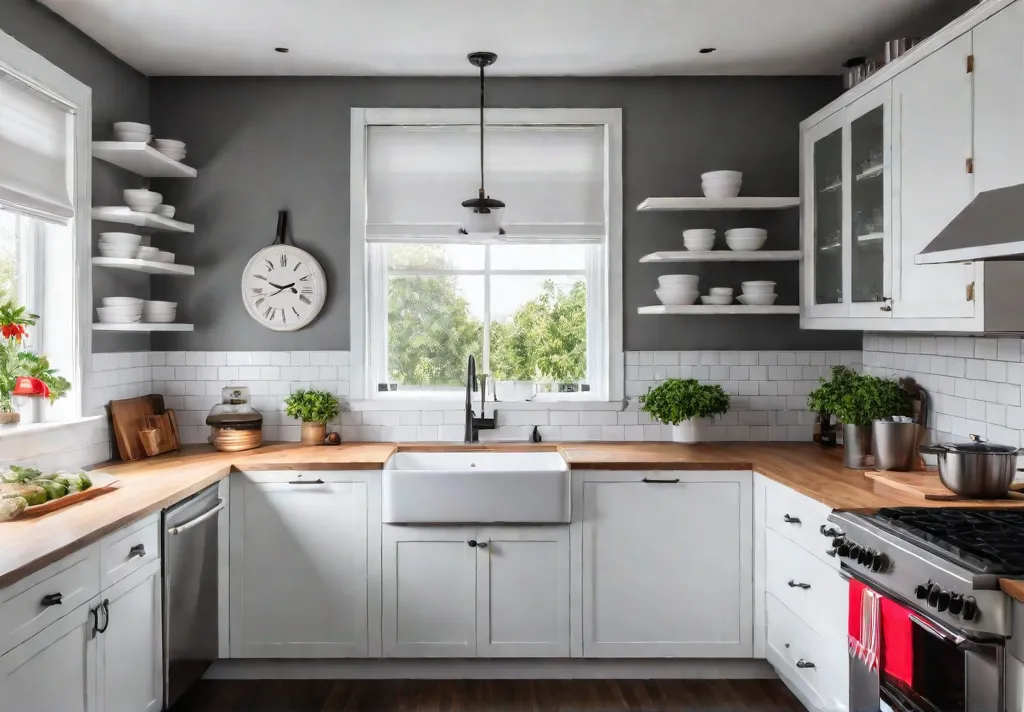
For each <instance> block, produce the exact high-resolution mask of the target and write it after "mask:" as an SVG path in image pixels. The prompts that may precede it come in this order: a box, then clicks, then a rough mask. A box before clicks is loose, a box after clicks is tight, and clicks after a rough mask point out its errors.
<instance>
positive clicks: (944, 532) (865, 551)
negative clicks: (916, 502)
mask: <svg viewBox="0 0 1024 712" xmlns="http://www.w3.org/2000/svg"><path fill="white" fill-rule="evenodd" d="M829 519H830V520H831V521H832V522H835V523H836V524H837V525H839V527H840V528H841V529H842V531H843V532H844V534H843V535H841V536H839V537H838V538H836V539H834V540H833V542H832V544H833V548H834V551H835V555H836V556H838V557H840V558H841V559H842V568H843V571H844V572H845V573H846V574H847V575H849V576H851V577H853V578H856V579H858V580H859V581H861V582H862V583H864V584H866V585H867V586H869V587H870V588H872V589H874V590H875V591H877V592H878V593H879V594H881V595H882V596H885V597H888V598H890V599H892V600H893V601H895V602H896V603H899V604H900V605H902V606H903V607H904V608H906V609H908V610H909V611H910V615H909V619H910V622H911V623H913V624H914V625H913V626H912V628H913V640H912V644H911V646H912V654H913V667H914V674H913V680H912V682H911V683H907V682H905V681H902V680H894V679H887V677H886V675H885V673H884V671H883V672H881V673H880V672H879V670H878V669H876V670H874V672H872V671H870V669H869V668H867V667H865V666H864V665H863V664H861V663H860V662H859V661H858V659H857V657H856V656H851V663H850V708H851V710H852V711H853V712H877V711H878V710H879V709H881V710H887V709H891V710H897V711H898V712H903V711H904V710H906V711H915V712H916V711H917V710H927V711H929V712H930V711H937V712H945V711H946V710H960V711H962V712H980V711H982V710H984V711H985V712H993V711H999V712H1001V711H1002V710H1003V705H1004V702H1003V700H1004V666H1003V655H1004V647H1005V642H1006V638H1007V637H1008V636H1009V635H1010V632H1011V602H1010V599H1009V597H1008V596H1006V595H1005V594H1004V593H1002V591H1000V590H999V579H1000V578H1014V577H1022V578H1024V511H1021V510H1007V509H1002V510H997V509H955V508H953V509H947V508H924V507H906V508H896V509H882V510H879V511H878V512H877V513H875V514H871V515H862V514H847V513H841V514H833V515H832V516H830V517H829ZM882 645H883V647H884V645H885V641H884V638H883V641H882ZM881 654H882V655H884V654H885V651H884V650H882V651H881Z"/></svg>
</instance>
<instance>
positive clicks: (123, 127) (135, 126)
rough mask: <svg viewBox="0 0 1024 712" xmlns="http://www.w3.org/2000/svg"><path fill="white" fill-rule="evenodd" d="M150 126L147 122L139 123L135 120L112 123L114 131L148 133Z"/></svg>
mask: <svg viewBox="0 0 1024 712" xmlns="http://www.w3.org/2000/svg"><path fill="white" fill-rule="evenodd" d="M151 130H152V128H151V127H150V125H149V124H140V123H136V122H135V121H118V122H117V123H115V124H114V131H115V132H117V133H121V132H124V131H127V132H129V133H146V134H148V133H149V132H150V131H151Z"/></svg>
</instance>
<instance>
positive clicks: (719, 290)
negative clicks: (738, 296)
mask: <svg viewBox="0 0 1024 712" xmlns="http://www.w3.org/2000/svg"><path fill="white" fill-rule="evenodd" d="M700 301H701V303H702V304H713V305H715V306H726V305H728V304H732V287H712V288H711V293H710V294H708V295H706V296H703V297H701V298H700Z"/></svg>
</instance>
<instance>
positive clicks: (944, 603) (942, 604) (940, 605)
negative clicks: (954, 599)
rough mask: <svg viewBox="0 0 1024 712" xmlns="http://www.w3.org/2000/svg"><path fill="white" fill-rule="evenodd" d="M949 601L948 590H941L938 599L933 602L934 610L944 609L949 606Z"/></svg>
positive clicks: (940, 610)
mask: <svg viewBox="0 0 1024 712" xmlns="http://www.w3.org/2000/svg"><path fill="white" fill-rule="evenodd" d="M949 601H950V595H949V592H948V591H943V592H942V593H940V594H939V600H938V602H937V603H936V604H935V610H937V611H939V612H940V613H941V612H942V611H944V610H946V609H947V608H949Z"/></svg>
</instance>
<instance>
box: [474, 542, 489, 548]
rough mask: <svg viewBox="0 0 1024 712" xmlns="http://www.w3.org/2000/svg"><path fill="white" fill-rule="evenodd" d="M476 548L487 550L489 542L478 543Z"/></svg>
mask: <svg viewBox="0 0 1024 712" xmlns="http://www.w3.org/2000/svg"><path fill="white" fill-rule="evenodd" d="M476 546H477V548H478V549H486V548H487V542H486V541H481V542H478V543H477V545H476Z"/></svg>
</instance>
